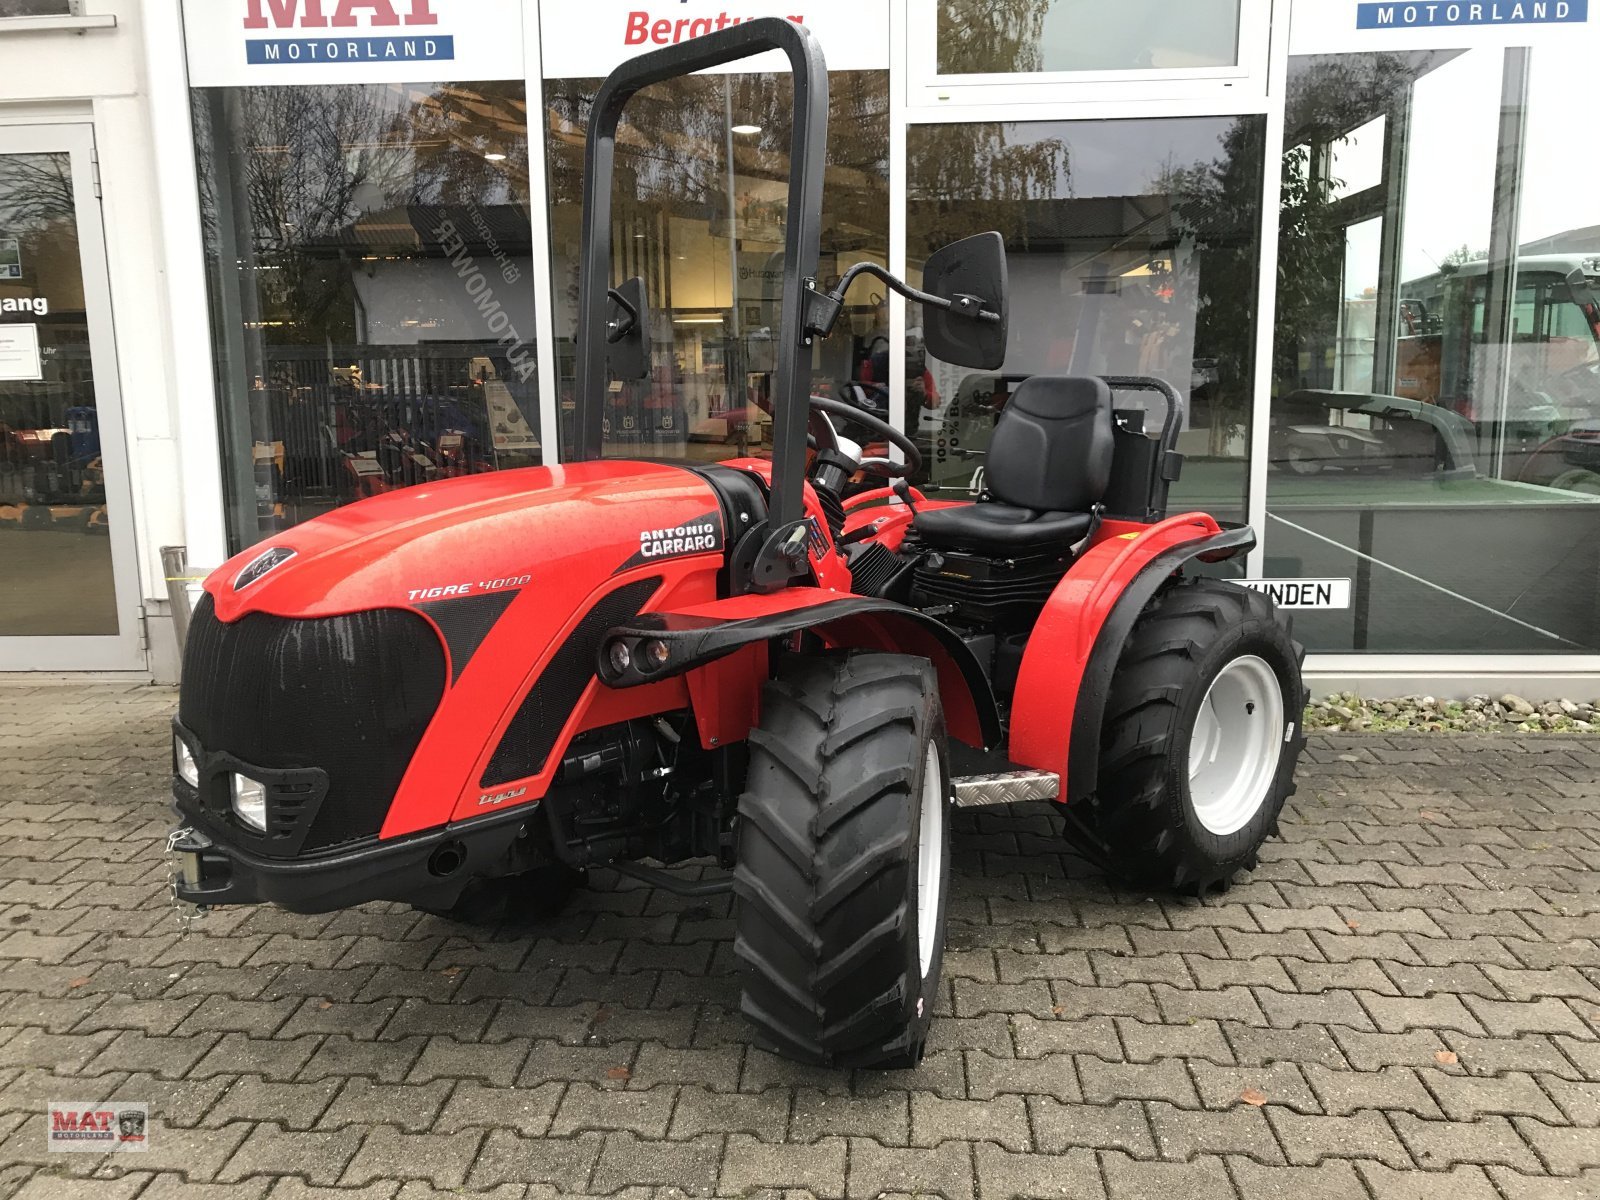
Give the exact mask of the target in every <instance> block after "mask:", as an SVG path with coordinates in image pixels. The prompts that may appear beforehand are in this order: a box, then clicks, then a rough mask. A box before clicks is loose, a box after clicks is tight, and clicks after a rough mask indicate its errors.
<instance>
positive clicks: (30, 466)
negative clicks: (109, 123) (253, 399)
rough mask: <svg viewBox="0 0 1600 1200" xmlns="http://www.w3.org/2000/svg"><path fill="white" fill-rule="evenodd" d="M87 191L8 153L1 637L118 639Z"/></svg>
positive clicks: (58, 169)
mask: <svg viewBox="0 0 1600 1200" xmlns="http://www.w3.org/2000/svg"><path fill="white" fill-rule="evenodd" d="M78 186H81V181H75V180H74V179H73V176H72V162H71V156H70V155H69V154H67V153H65V152H62V153H44V154H10V153H0V539H4V546H3V547H0V637H14V636H27V635H41V634H42V635H49V636H55V637H59V636H63V635H90V636H94V635H110V634H115V633H116V632H117V606H116V595H115V591H114V587H113V577H112V551H111V539H110V538H109V537H108V536H107V534H108V533H109V531H110V522H109V519H108V516H107V505H106V473H105V465H104V460H103V458H102V457H101V445H100V410H99V407H98V405H97V403H96V400H97V398H96V392H95V379H94V363H93V359H92V357H91V355H90V344H89V314H88V311H87V309H88V301H87V298H86V296H85V291H86V287H87V281H86V279H85V264H84V262H83V259H82V257H81V255H80V251H79V244H78V218H77V209H76V187H78ZM111 452H112V453H115V452H117V448H116V447H114V446H113V447H112V448H111ZM118 516H119V519H120V513H119V514H118Z"/></svg>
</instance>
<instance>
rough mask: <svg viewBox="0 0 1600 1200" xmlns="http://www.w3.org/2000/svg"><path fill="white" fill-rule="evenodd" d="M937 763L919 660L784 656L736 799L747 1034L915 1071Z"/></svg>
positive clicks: (935, 858)
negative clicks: (743, 785) (751, 1027)
mask: <svg viewBox="0 0 1600 1200" xmlns="http://www.w3.org/2000/svg"><path fill="white" fill-rule="evenodd" d="M950 803H951V783H950V767H949V758H948V754H947V752H946V746H945V728H944V713H943V710H942V709H941V707H940V703H939V690H938V682H937V680H936V678H935V676H934V672H933V667H932V665H931V664H930V663H929V662H928V661H927V660H926V659H922V658H913V657H910V656H908V655H901V654H879V653H856V654H849V655H840V656H825V657H809V658H790V659H787V660H786V661H784V662H783V663H782V664H781V665H780V667H779V669H778V672H777V678H776V679H774V680H773V681H772V682H771V683H769V684H768V685H767V687H766V689H765V691H764V693H763V697H762V715H761V723H760V725H759V727H758V728H756V729H753V730H751V732H750V770H749V776H748V780H747V783H746V790H745V792H744V794H743V795H741V796H740V797H739V832H738V865H737V867H736V869H735V872H734V895H735V897H736V907H735V913H734V916H735V925H736V930H737V937H736V940H735V942H734V952H735V954H736V955H737V956H738V958H739V959H740V961H741V963H742V965H743V968H744V993H743V1000H742V1008H743V1011H744V1014H745V1016H746V1017H747V1018H748V1019H749V1020H750V1022H751V1024H752V1025H754V1027H755V1030H756V1035H757V1038H758V1040H759V1041H760V1042H761V1043H762V1044H763V1045H765V1046H766V1047H768V1048H769V1049H772V1050H775V1051H777V1052H778V1053H779V1054H782V1055H784V1056H785V1057H788V1058H793V1059H797V1060H799V1061H801V1062H808V1063H815V1064H818V1065H823V1066H832V1067H877V1068H892V1067H912V1066H915V1065H916V1064H917V1063H918V1062H920V1061H921V1059H922V1052H923V1045H924V1043H925V1042H926V1039H927V1035H928V1026H929V1024H930V1022H931V1021H932V1018H933V1009H934V1004H935V1000H936V998H937V995H938V988H939V976H940V971H941V968H942V965H943V957H944V929H945V906H946V900H947V897H948V894H949V879H950V838H949V833H950Z"/></svg>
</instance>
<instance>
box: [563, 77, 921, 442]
mask: <svg viewBox="0 0 1600 1200" xmlns="http://www.w3.org/2000/svg"><path fill="white" fill-rule="evenodd" d="M545 86H546V94H547V95H548V96H549V163H550V189H551V210H550V218H551V241H552V257H553V262H554V292H555V305H556V309H555V326H556V345H557V348H558V354H559V359H558V375H559V381H560V383H559V386H560V400H561V413H562V436H563V438H564V439H566V440H565V442H564V443H563V444H564V445H566V446H568V447H570V446H571V438H572V418H573V411H574V409H573V387H574V383H575V378H574V375H575V366H574V347H575V338H576V323H577V313H578V263H579V248H580V235H581V227H580V219H581V200H582V186H583V139H584V133H585V130H586V128H587V122H588V118H589V108H590V105H591V103H592V101H593V97H594V95H595V92H596V91H597V90H598V88H599V86H600V80H598V79H562V80H550V81H547V82H546V85H545ZM792 95H793V93H792V91H791V83H790V77H789V76H788V75H787V74H781V75H780V74H742V75H731V74H730V75H696V76H691V77H688V78H683V79H674V80H670V81H668V82H666V83H664V84H660V85H657V86H654V87H650V88H646V89H644V90H643V91H641V92H639V93H638V94H637V95H636V96H634V97H633V98H632V99H631V100H630V101H629V103H628V107H627V109H626V110H625V112H624V115H623V123H622V125H621V127H620V129H619V131H618V135H617V150H616V175H615V179H616V182H615V188H616V193H615V195H614V197H613V201H612V203H613V227H612V233H611V238H612V271H613V275H614V279H613V283H621V282H622V281H623V280H625V279H628V278H630V277H633V276H638V277H640V278H642V279H643V280H644V282H645V288H646V295H647V298H648V302H649V307H650V316H651V325H650V344H651V363H652V370H651V375H650V377H649V378H648V379H646V380H643V381H634V380H626V381H625V380H613V381H612V383H611V390H610V393H609V395H610V400H609V403H608V407H607V413H606V443H605V449H606V452H607V453H608V454H616V455H619V456H636V457H643V456H648V457H658V456H660V457H686V458H691V459H696V460H700V461H706V462H714V461H718V460H722V459H727V458H734V457H741V456H745V455H756V456H760V455H763V454H766V453H769V452H770V450H771V444H772V439H771V420H770V403H769V400H768V397H769V396H770V392H771V384H772V371H773V367H774V345H775V338H776V337H777V334H778V327H779V316H780V314H779V311H778V310H779V307H780V295H781V288H782V279H783V238H784V223H785V221H786V219H787V204H788V182H789V143H790V121H791V117H792V112H793V100H792ZM829 97H830V112H829V122H828V164H827V173H826V177H825V181H824V187H823V209H822V253H821V261H820V267H819V275H820V279H819V284H821V285H822V286H825V287H831V286H832V285H833V284H835V283H837V282H838V280H839V278H840V277H841V276H842V275H843V274H844V272H845V271H846V270H848V269H849V267H850V266H851V265H852V264H854V263H856V262H859V261H862V260H871V261H873V262H877V263H880V264H886V263H887V262H888V227H889V184H888V176H889V167H888V151H889V86H888V74H887V72H884V71H835V72H832V73H830V75H829ZM882 293H883V288H882V285H880V284H877V283H876V282H874V281H872V280H870V279H863V280H861V281H859V282H858V283H856V284H854V285H853V286H852V287H851V289H850V292H849V294H848V295H847V297H846V302H845V309H844V312H843V314H841V316H840V318H839V323H838V325H836V326H835V329H834V333H833V336H832V337H830V338H828V339H827V340H826V341H820V342H818V344H817V348H816V352H815V358H814V360H813V363H812V391H813V392H815V393H817V394H820V395H828V396H843V397H845V398H846V399H851V398H859V400H858V402H860V403H862V404H864V405H866V406H867V407H869V408H870V409H872V410H873V411H875V412H877V413H879V414H880V415H884V416H886V415H887V413H888V407H887V403H888V402H887V398H886V396H887V392H886V388H885V386H884V384H885V382H886V380H885V378H884V377H883V376H882V375H878V376H876V377H875V376H874V375H873V373H872V362H873V356H874V353H875V352H881V348H882V347H883V346H885V345H887V343H888V310H887V307H886V306H885V305H884V303H883V294H882ZM879 356H880V357H881V353H880V354H879ZM853 381H856V382H860V381H866V382H865V384H864V386H861V387H859V388H853V387H851V384H852V382H853Z"/></svg>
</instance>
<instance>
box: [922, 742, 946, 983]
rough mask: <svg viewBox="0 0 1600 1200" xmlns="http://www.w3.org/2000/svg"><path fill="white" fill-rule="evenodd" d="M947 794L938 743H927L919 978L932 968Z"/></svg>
mask: <svg viewBox="0 0 1600 1200" xmlns="http://www.w3.org/2000/svg"><path fill="white" fill-rule="evenodd" d="M948 800H949V797H947V796H946V795H945V792H944V769H943V766H942V764H941V763H940V761H939V749H938V747H937V746H929V747H928V757H927V761H926V762H924V763H923V764H922V819H921V821H919V822H918V828H917V958H918V960H919V961H920V963H921V964H922V978H923V979H926V978H927V977H928V972H929V971H931V970H933V952H934V951H935V950H936V949H938V935H939V929H938V926H939V893H940V889H942V888H943V887H944V817H945V812H944V809H945V804H946V803H947V802H948Z"/></svg>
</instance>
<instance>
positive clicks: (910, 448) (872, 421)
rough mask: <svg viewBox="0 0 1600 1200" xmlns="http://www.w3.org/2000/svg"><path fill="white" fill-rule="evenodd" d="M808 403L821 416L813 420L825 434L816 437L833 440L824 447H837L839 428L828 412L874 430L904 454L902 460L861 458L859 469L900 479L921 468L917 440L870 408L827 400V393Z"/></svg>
mask: <svg viewBox="0 0 1600 1200" xmlns="http://www.w3.org/2000/svg"><path fill="white" fill-rule="evenodd" d="M810 404H811V411H812V412H813V413H818V414H821V416H822V420H820V421H817V422H814V423H813V424H814V426H820V427H821V428H822V430H823V432H824V434H825V437H819V438H818V441H819V442H821V441H826V440H828V439H832V441H833V445H831V446H824V447H823V448H824V449H828V450H837V449H839V444H838V438H839V434H838V431H837V430H836V429H835V428H834V426H833V422H832V421H830V420H828V417H830V416H833V417H838V418H840V419H841V420H844V421H849V422H851V423H852V424H855V425H860V426H861V427H862V428H863V429H866V430H868V431H869V432H871V433H874V434H877V435H878V436H880V437H882V438H883V440H884V441H886V442H888V443H889V444H890V445H891V446H893V447H894V448H895V449H896V450H898V451H900V453H902V454H904V455H905V456H906V460H905V462H895V461H894V460H893V459H892V458H877V457H873V458H863V459H861V460H860V461H859V462H858V463H857V464H856V465H857V466H858V467H859V468H860V469H861V470H863V471H870V472H871V473H872V474H874V475H882V476H883V477H885V478H886V479H903V478H905V477H906V476H909V475H914V474H916V473H917V472H918V471H920V470H921V469H922V451H920V450H918V449H917V444H916V443H915V442H913V441H912V440H911V439H910V438H909V437H907V436H906V435H905V434H903V433H901V432H900V430H898V429H896V428H895V427H894V426H893V425H891V424H889V422H887V421H885V420H883V419H882V418H881V417H875V416H873V415H872V414H871V413H869V412H863V411H862V410H861V409H859V408H857V407H856V406H855V405H853V404H846V403H845V402H844V401H843V400H830V399H829V398H828V397H826V396H812V397H811V398H810Z"/></svg>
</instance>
